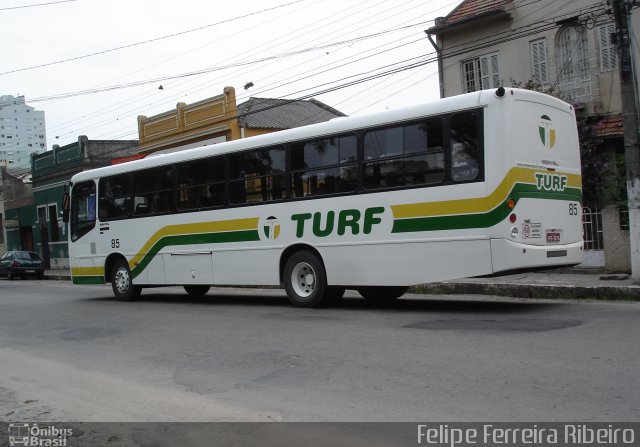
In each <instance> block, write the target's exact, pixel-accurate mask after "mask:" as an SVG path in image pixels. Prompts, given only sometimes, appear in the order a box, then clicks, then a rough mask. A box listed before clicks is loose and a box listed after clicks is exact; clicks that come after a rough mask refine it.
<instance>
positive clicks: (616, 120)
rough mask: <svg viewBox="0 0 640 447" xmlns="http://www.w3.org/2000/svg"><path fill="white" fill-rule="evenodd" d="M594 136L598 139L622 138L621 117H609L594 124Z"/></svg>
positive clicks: (622, 125) (622, 124)
mask: <svg viewBox="0 0 640 447" xmlns="http://www.w3.org/2000/svg"><path fill="white" fill-rule="evenodd" d="M596 134H597V135H598V136H599V137H621V136H624V123H623V121H622V115H611V116H605V117H604V118H602V119H601V120H600V121H599V122H598V124H596Z"/></svg>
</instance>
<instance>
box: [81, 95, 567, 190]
mask: <svg viewBox="0 0 640 447" xmlns="http://www.w3.org/2000/svg"><path fill="white" fill-rule="evenodd" d="M504 90H505V96H506V98H504V97H498V95H497V94H496V92H497V91H498V90H496V89H491V90H482V91H478V92H473V93H465V94H462V95H457V96H451V97H447V98H443V99H438V100H435V101H431V102H427V103H424V104H419V105H414V106H410V107H404V108H400V109H395V110H389V111H384V112H377V113H373V114H366V115H359V116H350V117H341V118H339V119H332V120H329V121H327V122H324V123H318V124H311V125H308V126H302V127H296V128H293V129H287V130H281V131H278V132H273V133H269V134H264V135H258V136H254V137H249V138H244V139H240V140H232V141H227V142H224V143H218V144H214V145H211V146H203V147H198V148H191V149H185V150H182V151H180V150H178V151H176V152H171V153H168V154H160V155H155V156H154V155H153V154H150V155H148V156H147V157H145V158H143V159H140V160H134V161H129V162H126V163H121V164H116V165H111V166H105V167H101V168H96V169H92V170H88V171H83V172H79V173H77V174H75V175H74V176H73V177H72V179H71V181H72V182H73V183H76V182H79V181H85V180H89V179H92V178H100V177H104V176H108V175H117V174H121V173H126V172H131V171H137V170H141V169H146V168H153V167H156V166H162V165H167V164H173V163H178V162H182V161H188V160H197V159H199V158H206V157H212V156H215V155H222V154H228V153H233V152H238V151H242V150H245V149H251V148H255V149H258V148H261V147H269V146H274V145H278V144H284V143H290V142H295V141H299V140H304V139H309V138H322V137H324V136H327V135H335V134H339V133H342V132H349V131H351V130H354V129H366V128H369V127H375V126H381V125H386V124H393V123H396V122H400V121H405V120H410V119H412V118H416V119H419V118H422V117H428V116H430V115H438V114H443V113H449V112H454V111H457V110H465V109H469V108H473V107H483V106H488V105H489V104H490V103H491V102H495V101H501V100H504V99H508V98H511V99H516V98H517V99H520V100H523V99H524V100H530V101H533V102H538V103H543V104H545V105H549V106H551V107H555V108H562V109H565V110H566V111H567V112H569V111H570V110H571V108H570V105H569V104H567V103H565V102H564V101H561V100H559V99H557V98H554V97H552V96H549V95H545V94H543V93H538V92H533V91H530V90H523V89H516V88H506V89H504Z"/></svg>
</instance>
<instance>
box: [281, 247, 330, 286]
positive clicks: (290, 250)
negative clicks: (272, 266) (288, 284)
mask: <svg viewBox="0 0 640 447" xmlns="http://www.w3.org/2000/svg"><path fill="white" fill-rule="evenodd" d="M299 251H309V252H311V253H313V254H315V255H316V256H317V257H318V259H319V260H320V262H322V266H323V267H324V270H325V274H326V271H327V268H326V266H325V265H324V259H323V258H322V254H321V253H320V252H319V251H318V249H316V248H315V247H314V246H312V245H309V244H294V245H291V246H289V247H287V248H286V249H285V250H284V251H283V252H282V254H281V255H280V266H279V269H278V271H279V274H280V284H283V283H284V267H285V266H286V265H287V260H288V259H289V258H290V257H291V256H292V255H293V254H294V253H297V252H299ZM327 281H328V278H327Z"/></svg>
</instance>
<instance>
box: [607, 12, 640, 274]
mask: <svg viewBox="0 0 640 447" xmlns="http://www.w3.org/2000/svg"><path fill="white" fill-rule="evenodd" d="M634 3H635V2H633V1H626V0H613V15H614V18H615V22H616V34H617V36H616V37H617V39H616V40H617V44H618V55H619V59H618V65H619V70H620V96H621V97H622V118H623V123H624V159H625V165H626V174H627V198H628V204H629V236H630V242H631V244H630V245H631V247H630V251H631V277H632V278H633V281H634V282H635V283H638V284H640V146H639V145H638V111H637V108H636V91H635V90H636V84H635V82H636V80H635V79H634V77H633V69H632V60H631V49H630V46H631V45H630V44H631V41H630V38H629V13H630V9H631V6H632V5H633V4H634Z"/></svg>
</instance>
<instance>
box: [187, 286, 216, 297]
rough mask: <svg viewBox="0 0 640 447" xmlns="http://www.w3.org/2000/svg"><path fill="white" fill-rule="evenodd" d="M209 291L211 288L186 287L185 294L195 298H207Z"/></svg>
mask: <svg viewBox="0 0 640 447" xmlns="http://www.w3.org/2000/svg"><path fill="white" fill-rule="evenodd" d="M209 289H211V286H184V290H185V292H187V294H189V296H191V297H193V298H198V297H201V296H205V295H206V294H207V292H208V291H209Z"/></svg>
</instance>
